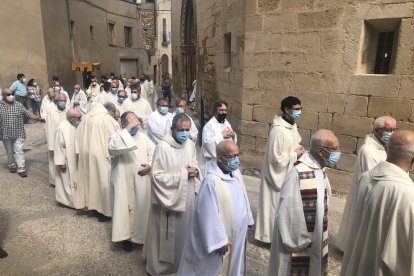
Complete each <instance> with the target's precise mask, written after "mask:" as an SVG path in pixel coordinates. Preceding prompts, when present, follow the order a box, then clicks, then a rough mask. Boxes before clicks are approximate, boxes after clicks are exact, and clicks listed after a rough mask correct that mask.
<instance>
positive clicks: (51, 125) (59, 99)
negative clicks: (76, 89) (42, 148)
mask: <svg viewBox="0 0 414 276" xmlns="http://www.w3.org/2000/svg"><path fill="white" fill-rule="evenodd" d="M67 110H68V109H67V106H66V96H65V94H62V93H59V94H55V104H53V105H50V106H49V108H48V114H47V119H46V141H47V149H48V160H49V183H50V184H51V185H53V186H55V175H56V166H55V163H54V159H53V156H54V148H55V132H56V128H57V127H58V125H59V124H60V123H61V122H62V121H63V120H65V119H66V112H67Z"/></svg>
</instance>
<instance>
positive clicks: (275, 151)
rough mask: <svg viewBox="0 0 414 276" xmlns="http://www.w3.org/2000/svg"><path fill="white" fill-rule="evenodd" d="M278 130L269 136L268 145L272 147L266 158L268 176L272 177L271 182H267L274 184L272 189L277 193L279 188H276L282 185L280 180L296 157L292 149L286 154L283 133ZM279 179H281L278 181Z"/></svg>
mask: <svg viewBox="0 0 414 276" xmlns="http://www.w3.org/2000/svg"><path fill="white" fill-rule="evenodd" d="M279 129H280V128H278V129H275V131H273V132H271V135H270V136H269V141H268V143H269V144H270V145H272V147H270V148H269V151H271V152H269V153H268V157H269V160H268V161H269V164H270V165H269V170H270V174H271V175H272V178H273V181H269V184H270V185H272V184H275V185H272V186H273V187H272V188H273V189H275V190H276V191H279V190H280V188H281V187H278V186H277V185H280V184H282V183H283V181H284V179H283V178H281V177H283V176H284V175H285V170H286V168H287V167H289V165H290V164H293V163H294V162H296V161H297V159H298V155H297V153H296V152H295V151H294V150H295V149H292V150H293V151H290V152H287V151H286V147H288V145H286V144H285V143H286V142H287V141H285V140H286V139H285V135H286V134H285V133H284V131H278V130H279ZM280 178H281V179H280Z"/></svg>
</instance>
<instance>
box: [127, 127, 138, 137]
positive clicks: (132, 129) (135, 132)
mask: <svg viewBox="0 0 414 276" xmlns="http://www.w3.org/2000/svg"><path fill="white" fill-rule="evenodd" d="M138 131H139V127H138V126H134V127H133V128H131V131H130V132H129V134H131V136H135V135H137V133H138Z"/></svg>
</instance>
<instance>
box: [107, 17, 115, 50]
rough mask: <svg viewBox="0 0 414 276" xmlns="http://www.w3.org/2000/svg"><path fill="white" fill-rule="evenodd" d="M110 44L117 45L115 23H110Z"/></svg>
mask: <svg viewBox="0 0 414 276" xmlns="http://www.w3.org/2000/svg"><path fill="white" fill-rule="evenodd" d="M108 43H109V45H115V23H113V22H108Z"/></svg>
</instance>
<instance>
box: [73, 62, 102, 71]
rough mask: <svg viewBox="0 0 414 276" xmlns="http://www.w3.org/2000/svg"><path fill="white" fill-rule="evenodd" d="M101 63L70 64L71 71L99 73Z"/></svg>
mask: <svg viewBox="0 0 414 276" xmlns="http://www.w3.org/2000/svg"><path fill="white" fill-rule="evenodd" d="M101 65H102V63H100V62H81V63H72V71H81V72H83V71H99V70H101Z"/></svg>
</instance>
